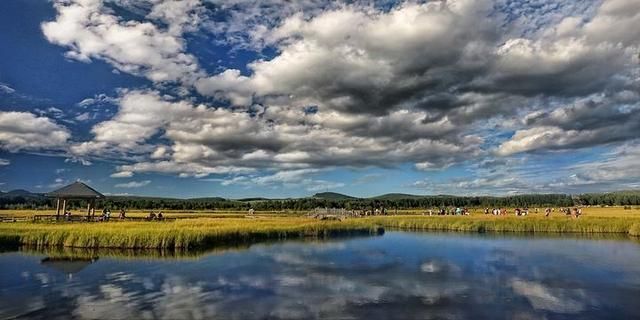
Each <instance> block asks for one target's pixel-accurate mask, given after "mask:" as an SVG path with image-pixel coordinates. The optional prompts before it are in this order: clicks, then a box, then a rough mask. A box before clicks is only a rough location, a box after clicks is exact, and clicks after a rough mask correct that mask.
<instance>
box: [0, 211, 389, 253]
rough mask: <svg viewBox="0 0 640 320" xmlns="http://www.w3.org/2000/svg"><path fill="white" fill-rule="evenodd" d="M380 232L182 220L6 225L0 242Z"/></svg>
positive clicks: (162, 242) (193, 241) (163, 243)
mask: <svg viewBox="0 0 640 320" xmlns="http://www.w3.org/2000/svg"><path fill="white" fill-rule="evenodd" d="M377 232H378V229H377V227H376V226H372V225H369V224H356V223H350V222H343V223H341V222H337V221H336V222H323V221H317V220H313V219H307V218H261V219H238V218H228V219H211V218H198V219H184V220H177V221H173V222H155V221H154V222H120V221H113V222H102V223H31V222H19V223H5V224H2V225H0V241H2V240H4V239H7V240H10V241H12V242H13V243H16V242H18V243H20V244H25V245H32V246H37V247H45V246H60V247H78V248H172V249H175V248H196V247H203V246H217V245H229V244H236V243H238V244H239V243H250V242H255V241H264V240H269V239H288V238H303V237H313V238H324V237H332V236H340V235H358V234H360V235H361V234H375V233H377Z"/></svg>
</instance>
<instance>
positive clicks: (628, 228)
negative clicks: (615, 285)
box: [370, 215, 640, 236]
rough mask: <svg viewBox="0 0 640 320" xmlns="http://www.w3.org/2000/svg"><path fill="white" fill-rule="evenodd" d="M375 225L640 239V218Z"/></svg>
mask: <svg viewBox="0 0 640 320" xmlns="http://www.w3.org/2000/svg"><path fill="white" fill-rule="evenodd" d="M370 220H371V222H372V223H374V224H376V225H379V226H382V227H384V228H392V229H398V230H433V231H464V232H521V233H543V232H549V233H614V234H628V235H631V236H640V217H638V216H635V217H602V216H594V217H581V218H580V219H572V218H567V217H564V216H557V217H551V218H545V217H543V216H542V215H540V216H528V217H494V216H475V217H465V216H434V217H421V216H420V217H416V216H396V217H374V218H370Z"/></svg>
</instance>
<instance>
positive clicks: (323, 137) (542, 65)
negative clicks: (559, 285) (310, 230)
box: [0, 0, 640, 198]
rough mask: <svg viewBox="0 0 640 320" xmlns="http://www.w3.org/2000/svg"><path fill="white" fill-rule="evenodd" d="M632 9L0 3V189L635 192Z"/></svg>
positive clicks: (500, 2) (639, 130)
mask: <svg viewBox="0 0 640 320" xmlns="http://www.w3.org/2000/svg"><path fill="white" fill-rule="evenodd" d="M639 25H640V0H605V1H596V0H584V1H555V0H530V1H522V0H521V1H517V0H448V1H436V0H433V1H360V0H353V1H348V2H336V1H323V0H302V1H284V0H264V1H259V2H256V1H249V0H225V1H219V0H142V1H133V0H51V1H42V0H22V1H0V46H1V48H2V49H1V50H0V190H4V191H8V190H12V189H18V188H21V189H27V190H31V191H34V192H48V191H51V190H53V189H56V188H59V187H61V186H64V185H66V184H68V183H71V182H74V181H84V182H87V183H88V184H90V185H91V186H93V187H95V188H96V189H98V190H100V191H102V192H103V193H106V194H132V195H153V196H168V197H181V198H189V197H204V196H222V197H227V198H244V197H257V196H263V197H276V198H282V197H302V196H308V195H311V194H314V193H316V192H324V191H332V192H340V193H346V194H350V195H354V196H374V195H379V194H383V193H390V192H401V193H412V194H454V195H511V194H521V193H572V194H575V193H583V192H602V191H613V190H626V189H637V188H640V32H637V28H638V26H639Z"/></svg>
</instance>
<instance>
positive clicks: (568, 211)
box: [427, 207, 582, 218]
mask: <svg viewBox="0 0 640 320" xmlns="http://www.w3.org/2000/svg"><path fill="white" fill-rule="evenodd" d="M558 210H559V211H560V212H562V213H563V214H564V215H566V216H571V217H573V218H579V217H580V216H581V215H582V208H578V207H574V208H560V209H558ZM483 211H484V214H486V215H489V214H491V215H494V216H506V215H509V213H510V210H508V209H506V208H484V210H483ZM555 211H556V209H555V208H546V209H545V210H544V214H545V217H549V216H551V213H552V212H555ZM512 212H513V214H514V215H515V216H518V217H524V216H528V215H529V214H530V213H539V212H540V209H539V208H535V209H532V210H531V209H529V208H526V207H525V208H515V209H513V211H512ZM427 213H428V214H429V215H430V216H432V215H441V216H442V215H463V216H468V215H470V211H469V209H467V208H463V207H445V208H437V209H431V210H429V211H427Z"/></svg>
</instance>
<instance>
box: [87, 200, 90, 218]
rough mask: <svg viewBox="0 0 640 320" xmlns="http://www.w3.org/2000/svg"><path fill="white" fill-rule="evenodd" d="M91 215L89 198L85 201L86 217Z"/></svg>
mask: <svg viewBox="0 0 640 320" xmlns="http://www.w3.org/2000/svg"><path fill="white" fill-rule="evenodd" d="M90 215H91V200H88V201H87V217H88V216H90Z"/></svg>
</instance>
